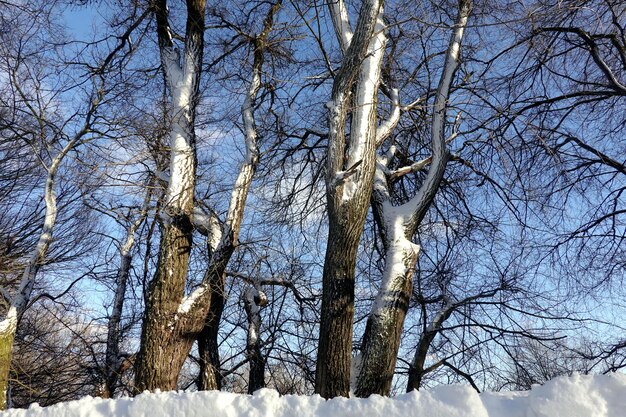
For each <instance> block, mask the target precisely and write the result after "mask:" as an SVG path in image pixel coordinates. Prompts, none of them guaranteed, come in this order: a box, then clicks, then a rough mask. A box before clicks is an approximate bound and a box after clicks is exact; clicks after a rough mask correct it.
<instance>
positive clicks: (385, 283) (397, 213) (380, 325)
mask: <svg viewBox="0 0 626 417" xmlns="http://www.w3.org/2000/svg"><path fill="white" fill-rule="evenodd" d="M470 10H471V1H469V0H460V1H459V13H458V17H457V21H456V25H455V27H454V31H453V33H452V35H451V37H450V43H449V46H448V50H447V53H446V59H445V62H444V67H443V71H442V75H441V78H440V80H439V86H438V88H437V93H436V98H435V105H434V111H433V122H432V144H431V146H432V163H431V166H430V168H429V171H428V175H427V176H426V179H425V180H424V182H423V183H422V185H421V186H420V188H419V190H418V192H417V193H416V195H415V196H414V197H413V198H411V199H410V200H409V201H408V202H407V203H405V204H402V205H401V206H399V207H394V206H393V205H392V204H391V200H392V199H391V197H390V193H389V185H388V180H389V177H388V174H389V173H388V172H387V173H386V172H385V170H383V169H381V168H380V169H377V173H376V180H375V182H374V189H375V191H374V198H373V202H372V204H373V206H374V210H375V212H376V216H377V219H378V220H379V223H380V226H381V228H380V230H381V233H382V235H383V241H384V243H385V245H384V246H385V271H384V273H383V278H382V285H381V289H380V291H379V294H378V297H377V299H376V302H375V304H374V306H373V307H372V312H371V313H370V316H369V318H368V323H367V327H366V332H365V334H364V338H363V348H362V355H363V359H362V361H361V365H360V369H359V372H358V376H357V384H356V385H357V386H356V389H355V394H356V395H357V396H359V397H367V396H369V395H371V394H380V395H389V392H390V389H391V382H392V379H393V374H394V370H395V364H396V360H397V354H398V349H399V346H400V341H401V335H402V327H403V325H404V319H405V316H406V310H407V308H408V302H409V299H410V297H411V291H412V280H413V273H414V270H415V264H416V262H417V256H418V253H419V246H417V245H414V244H413V243H412V242H411V239H412V237H413V235H414V234H415V232H416V230H417V227H418V226H419V225H420V224H421V222H422V220H423V218H424V216H425V215H426V212H427V210H428V208H429V207H430V205H431V203H432V201H433V200H434V198H435V195H436V193H437V190H438V189H439V187H440V184H441V182H442V180H443V175H444V171H445V168H446V165H447V162H448V151H447V149H446V137H445V124H446V109H447V105H448V103H447V101H448V98H449V95H450V87H451V84H452V81H453V78H454V74H455V72H456V69H457V67H458V61H459V53H460V48H461V40H462V37H463V32H464V29H465V26H466V25H467V19H468V16H469V13H470ZM384 135H387V133H384V134H382V133H381V135H380V136H384ZM388 162H389V160H388V158H387V157H385V158H383V157H381V158H379V167H386V166H387V165H388ZM415 166H416V167H417V166H423V165H422V164H415ZM398 171H400V170H398ZM406 172H410V170H408V171H406ZM433 337H434V335H433ZM431 341H432V339H431ZM428 345H430V342H429V343H428ZM426 349H427V348H426ZM422 368H423V363H422ZM420 378H421V377H420Z"/></svg>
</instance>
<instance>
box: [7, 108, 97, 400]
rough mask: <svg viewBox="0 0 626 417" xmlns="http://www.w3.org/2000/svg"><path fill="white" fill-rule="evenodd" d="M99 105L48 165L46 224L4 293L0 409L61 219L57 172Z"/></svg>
mask: <svg viewBox="0 0 626 417" xmlns="http://www.w3.org/2000/svg"><path fill="white" fill-rule="evenodd" d="M97 105H98V102H97V101H94V102H93V103H92V107H91V109H90V111H89V113H88V116H87V121H86V123H85V125H84V126H83V128H82V129H81V131H80V132H79V133H77V134H76V136H75V137H74V138H73V139H72V140H71V141H70V142H68V143H67V144H66V145H65V147H64V148H63V149H62V150H61V151H60V152H59V153H58V154H57V155H56V156H55V157H54V158H53V160H52V163H51V164H50V166H49V167H48V174H47V176H46V183H45V187H44V201H45V203H46V211H45V216H44V222H43V227H42V230H41V234H40V235H39V239H38V240H37V244H36V245H35V248H34V249H33V251H32V253H31V255H30V258H29V259H28V262H27V264H26V266H25V267H24V272H23V273H22V276H21V278H20V282H19V286H18V288H17V290H16V292H15V294H9V293H8V292H7V291H4V290H3V292H2V296H3V297H4V298H5V301H6V302H7V304H8V308H7V313H6V315H5V317H4V319H3V320H2V321H0V410H2V409H4V408H6V406H7V390H8V388H9V373H10V368H11V357H12V352H13V341H14V339H15V333H16V332H17V325H18V323H19V321H20V319H21V317H22V315H23V314H24V311H25V310H26V308H27V306H28V303H29V302H30V298H31V294H32V291H33V287H34V286H35V279H36V278H37V273H38V272H39V268H40V267H41V265H42V264H43V263H44V261H45V258H46V254H47V253H48V248H49V246H50V243H51V242H52V233H53V231H54V226H55V223H56V218H57V197H56V191H55V186H56V175H57V171H58V170H59V167H60V166H61V162H63V159H64V158H65V156H66V155H67V154H68V152H69V151H70V150H72V149H74V148H75V147H76V146H77V145H78V143H79V142H80V140H81V139H82V138H83V136H85V134H87V132H88V131H89V125H90V123H91V117H92V115H93V113H94V112H95V109H96V107H97Z"/></svg>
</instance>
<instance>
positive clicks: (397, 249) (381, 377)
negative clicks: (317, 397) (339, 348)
mask: <svg viewBox="0 0 626 417" xmlns="http://www.w3.org/2000/svg"><path fill="white" fill-rule="evenodd" d="M382 206H383V208H382V210H380V212H382V213H381V214H382V219H381V221H382V222H384V225H383V227H384V228H385V230H386V233H385V234H384V239H385V245H384V246H385V248H386V250H385V270H384V272H383V276H382V282H381V288H380V290H379V292H378V296H377V297H376V301H375V302H374V306H373V307H372V312H371V313H370V316H369V317H368V320H367V324H366V328H365V333H364V336H363V344H362V346H361V364H360V367H359V370H358V374H357V378H356V387H355V390H354V393H355V395H356V396H358V397H369V396H370V395H371V394H379V395H389V393H390V391H391V382H392V379H393V375H394V372H395V365H396V358H397V356H398V349H399V348H400V340H401V336H402V327H403V325H404V318H405V316H406V312H407V309H408V307H409V301H410V299H411V293H412V290H413V274H414V272H415V264H416V262H417V256H418V254H419V250H420V248H419V246H418V245H415V244H413V243H412V242H411V241H410V239H409V237H410V236H411V235H407V234H406V233H407V232H409V233H410V231H407V230H406V222H407V221H408V216H407V215H406V214H405V213H403V212H402V207H398V208H396V207H392V206H391V204H390V203H389V202H388V201H386V202H385V203H383V205H382Z"/></svg>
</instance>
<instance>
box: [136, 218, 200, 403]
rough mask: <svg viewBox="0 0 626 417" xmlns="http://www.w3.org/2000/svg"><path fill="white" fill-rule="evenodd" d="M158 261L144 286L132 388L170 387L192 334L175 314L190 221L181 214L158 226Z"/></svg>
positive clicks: (181, 288) (184, 276) (181, 292)
mask: <svg viewBox="0 0 626 417" xmlns="http://www.w3.org/2000/svg"><path fill="white" fill-rule="evenodd" d="M161 233H162V235H161V243H160V247H161V250H160V253H159V261H158V265H157V271H156V274H155V277H154V279H153V280H152V281H151V282H150V285H149V287H148V294H147V297H146V308H145V314H144V320H143V328H142V334H141V346H140V349H139V354H138V357H137V361H136V369H135V372H136V375H135V392H137V393H139V392H141V391H143V390H150V391H153V390H155V389H157V388H158V389H162V390H174V389H176V384H177V381H178V375H179V373H180V370H181V368H182V366H183V363H184V362H185V359H187V355H188V353H189V350H190V349H191V345H192V344H193V340H194V337H193V336H192V335H190V334H189V331H190V330H192V329H184V327H183V325H184V324H186V323H187V320H184V319H183V317H182V316H179V315H178V310H179V305H180V303H181V300H182V298H183V295H184V291H185V283H186V281H187V265H188V261H189V253H190V250H191V244H192V241H191V223H189V221H188V220H187V221H185V219H184V218H183V217H180V218H178V219H175V221H173V222H172V223H171V224H168V225H165V226H164V227H163V230H162V232H161Z"/></svg>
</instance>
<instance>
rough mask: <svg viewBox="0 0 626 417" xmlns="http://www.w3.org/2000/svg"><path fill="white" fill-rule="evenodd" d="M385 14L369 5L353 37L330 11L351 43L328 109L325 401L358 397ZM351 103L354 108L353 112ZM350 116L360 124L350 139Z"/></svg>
mask: <svg viewBox="0 0 626 417" xmlns="http://www.w3.org/2000/svg"><path fill="white" fill-rule="evenodd" d="M382 9H383V2H382V1H376V0H368V1H364V2H363V4H362V6H361V10H360V12H359V19H358V22H357V26H356V29H355V31H354V34H353V35H350V33H347V32H345V31H348V30H349V24H348V22H347V21H346V19H347V16H339V18H338V17H337V16H336V14H337V12H338V11H339V12H341V10H338V8H337V7H334V6H333V5H332V4H331V5H330V12H331V15H333V16H334V18H333V20H334V22H335V28H339V29H338V30H343V31H344V32H342V33H338V34H337V36H338V38H339V39H344V41H345V42H347V41H349V42H350V45H349V46H348V47H347V48H345V52H344V58H343V61H342V65H341V68H340V69H339V71H338V72H337V74H336V76H335V79H334V83H333V90H332V97H331V101H330V102H329V103H328V110H329V115H328V123H329V135H328V136H329V137H328V157H327V167H326V199H327V207H328V215H329V226H328V240H327V245H326V256H325V260H324V271H323V296H322V317H321V324H320V337H319V346H318V356H317V366H316V376H315V391H316V392H317V393H318V394H320V395H321V396H323V397H325V398H332V397H336V396H348V395H349V392H350V365H351V358H352V355H351V353H352V324H353V318H354V317H353V316H354V275H355V266H356V256H357V251H358V246H359V241H360V238H361V233H362V232H363V225H364V223H365V217H366V215H367V211H368V208H369V200H370V196H371V191H372V179H373V177H374V170H375V166H376V164H375V145H376V97H377V94H378V86H379V82H380V66H381V62H382V56H383V53H384V44H385V35H384V33H383V22H382ZM337 22H339V24H338V23H337ZM344 41H342V47H345V45H344ZM353 91H354V92H355V96H354V97H353V98H352V97H351V94H352V92H353ZM350 102H353V103H354V107H353V108H352V109H350V108H349V105H350ZM350 110H352V125H351V129H350V138H349V141H346V137H345V129H346V121H347V113H348V112H349V111H350ZM347 142H348V143H347ZM346 148H347V149H346ZM346 151H347V152H346Z"/></svg>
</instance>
